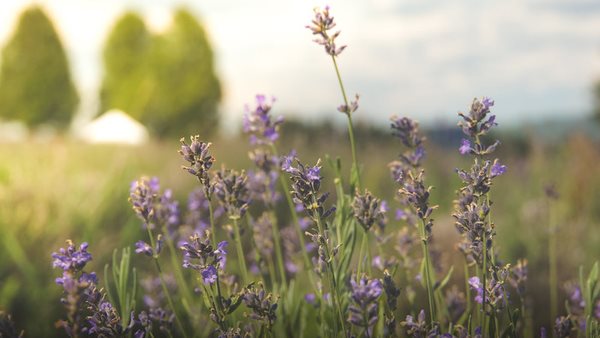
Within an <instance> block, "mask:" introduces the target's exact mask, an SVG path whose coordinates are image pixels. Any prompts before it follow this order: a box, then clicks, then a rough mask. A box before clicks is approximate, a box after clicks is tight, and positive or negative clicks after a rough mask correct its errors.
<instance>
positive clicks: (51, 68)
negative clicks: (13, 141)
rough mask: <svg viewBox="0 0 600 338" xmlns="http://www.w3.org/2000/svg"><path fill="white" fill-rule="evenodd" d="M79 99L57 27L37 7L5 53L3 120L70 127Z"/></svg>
mask: <svg viewBox="0 0 600 338" xmlns="http://www.w3.org/2000/svg"><path fill="white" fill-rule="evenodd" d="M78 102H79V97H78V95H77V92H76V90H75V86H74V85H73V81H72V79H71V74H70V71H69V65H68V62H67V57H66V54H65V51H64V49H63V46H62V44H61V42H60V39H59V37H58V34H57V33H56V30H55V29H54V26H53V24H52V22H51V21H50V19H49V18H48V16H47V15H46V14H45V13H44V11H43V10H42V9H41V8H40V7H37V6H33V7H30V8H29V9H27V10H25V11H24V12H23V14H22V15H21V17H20V18H19V22H18V23H17V27H16V30H15V32H14V34H13V36H12V37H11V38H10V40H9V42H8V43H7V44H6V46H5V47H4V49H3V50H2V65H1V67H0V117H2V118H5V119H18V120H22V121H23V122H25V123H26V124H27V125H29V126H38V125H41V124H51V125H54V126H56V127H62V128H64V127H66V126H68V124H69V122H70V121H71V117H72V116H73V113H74V112H75V109H76V107H77V104H78Z"/></svg>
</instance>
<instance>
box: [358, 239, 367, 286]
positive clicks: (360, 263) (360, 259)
mask: <svg viewBox="0 0 600 338" xmlns="http://www.w3.org/2000/svg"><path fill="white" fill-rule="evenodd" d="M365 235H366V232H365V233H364V234H363V238H362V241H361V243H360V251H359V252H358V267H357V272H356V279H357V280H360V273H361V270H362V266H363V262H364V259H363V256H364V254H365V247H366V246H367V236H365Z"/></svg>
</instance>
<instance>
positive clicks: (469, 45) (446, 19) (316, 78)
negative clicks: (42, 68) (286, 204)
mask: <svg viewBox="0 0 600 338" xmlns="http://www.w3.org/2000/svg"><path fill="white" fill-rule="evenodd" d="M31 4H39V5H42V6H43V7H44V8H45V9H46V11H47V12H48V14H49V15H50V16H51V18H52V19H53V20H54V24H55V26H56V28H57V30H58V31H59V34H60V35H61V37H62V40H63V43H64V44H65V47H66V49H67V53H68V56H69V59H70V62H71V64H72V69H73V75H74V79H75V82H76V84H77V86H78V88H79V90H80V94H81V96H82V105H81V108H80V110H81V114H80V117H81V119H85V118H86V117H87V115H89V113H90V112H94V111H95V107H96V106H95V105H96V103H97V93H98V87H99V83H100V81H101V78H102V67H101V59H100V57H101V51H102V46H103V43H104V41H105V38H106V36H107V34H108V32H109V31H110V29H111V27H112V25H113V24H114V21H115V19H116V18H117V17H118V16H119V15H120V14H122V13H123V12H124V11H125V10H130V9H133V10H136V11H138V12H140V13H141V14H142V15H143V16H144V17H145V20H146V22H147V24H148V25H149V26H150V28H151V29H152V30H155V31H161V30H164V29H165V27H167V26H168V24H169V22H170V19H171V13H172V11H173V9H174V8H176V7H178V6H182V5H183V6H186V7H188V8H190V9H191V10H192V11H193V12H194V13H195V14H196V15H197V17H198V18H199V19H200V20H201V21H202V22H203V24H204V25H205V27H206V29H207V31H208V34H209V36H210V39H211V41H212V43H213V47H214V49H215V55H216V60H217V61H216V62H217V73H218V75H219V76H220V78H221V80H222V83H223V85H224V98H223V102H222V105H221V108H220V110H221V113H222V114H224V117H225V118H224V121H225V122H224V124H223V125H224V128H225V129H226V130H236V129H237V127H238V126H239V123H240V121H241V116H242V114H243V111H244V105H245V104H246V103H252V101H253V98H254V95H255V94H257V93H262V94H266V95H268V96H274V97H276V98H277V102H276V103H275V107H274V109H275V113H276V114H278V113H279V114H284V115H287V116H292V115H293V116H295V117H298V118H302V119H305V120H308V121H321V120H323V119H331V118H333V119H337V120H341V119H343V116H341V115H342V114H340V113H338V112H337V111H336V107H337V106H338V105H339V104H341V101H342V99H341V94H340V91H339V87H338V85H337V79H336V77H335V72H334V69H333V66H332V63H331V58H330V57H328V55H326V54H325V52H324V50H323V48H322V47H321V46H318V45H316V44H315V43H313V42H312V40H313V36H312V35H311V32H310V31H309V30H307V29H306V28H305V26H306V25H307V24H308V23H309V22H310V20H311V17H312V15H313V8H314V7H316V6H321V7H322V6H325V5H329V6H330V7H331V12H332V13H333V15H334V16H335V18H336V22H337V29H339V30H341V32H342V33H341V35H340V37H339V38H338V41H339V42H338V43H339V44H345V45H348V48H347V49H346V50H345V51H344V52H343V53H342V54H341V55H340V57H339V66H340V70H341V73H342V78H343V80H344V83H345V86H346V90H347V91H348V93H349V95H352V96H354V93H357V94H360V108H359V110H358V111H357V112H356V113H355V119H356V120H362V121H368V122H374V123H377V124H380V125H384V124H386V123H387V121H388V118H389V116H391V115H399V116H409V117H412V118H416V119H418V120H419V121H421V122H422V123H444V124H454V123H455V122H456V121H457V116H456V114H457V112H458V111H461V110H466V109H467V108H468V106H469V103H470V102H471V100H472V99H473V98H474V97H481V96H489V97H492V98H493V99H494V100H495V101H496V106H495V109H494V112H495V113H496V114H497V115H498V121H499V122H500V124H507V125H519V124H523V123H530V122H535V121H539V120H542V119H556V118H559V119H568V118H579V117H582V116H585V115H586V114H589V113H590V112H591V109H592V104H593V96H592V93H591V87H592V85H593V83H595V82H596V81H599V80H600V1H597V0H502V1H487V0H455V1H444V0H435V1H434V0H353V1H342V0H330V1H327V2H322V1H319V0H315V1H306V0H252V1H247V0H204V1H191V0H189V1H183V0H181V1H174V0H37V1H31V0H1V1H0V44H2V45H4V44H5V43H6V41H7V39H8V38H9V37H10V35H11V34H12V30H13V28H14V25H15V23H16V20H17V18H18V15H19V14H20V12H21V11H22V10H23V8H25V7H27V6H29V5H31ZM81 119H80V120H81Z"/></svg>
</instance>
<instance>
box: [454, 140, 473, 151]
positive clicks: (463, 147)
mask: <svg viewBox="0 0 600 338" xmlns="http://www.w3.org/2000/svg"><path fill="white" fill-rule="evenodd" d="M472 149H473V148H471V142H469V140H467V139H464V138H463V139H462V143H461V145H460V148H458V151H459V152H460V154H461V155H467V154H469V153H471V151H472Z"/></svg>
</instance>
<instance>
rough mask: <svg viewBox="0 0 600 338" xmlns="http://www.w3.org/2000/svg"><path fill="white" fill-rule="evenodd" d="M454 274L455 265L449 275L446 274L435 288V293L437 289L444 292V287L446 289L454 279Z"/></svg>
mask: <svg viewBox="0 0 600 338" xmlns="http://www.w3.org/2000/svg"><path fill="white" fill-rule="evenodd" d="M453 272H454V265H452V266H451V267H450V270H448V273H447V274H446V276H445V277H444V279H442V281H441V282H440V283H438V284H437V285H436V286H435V288H434V291H435V290H437V289H440V290H443V289H444V287H446V284H448V282H449V281H450V277H452V273H453Z"/></svg>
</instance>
